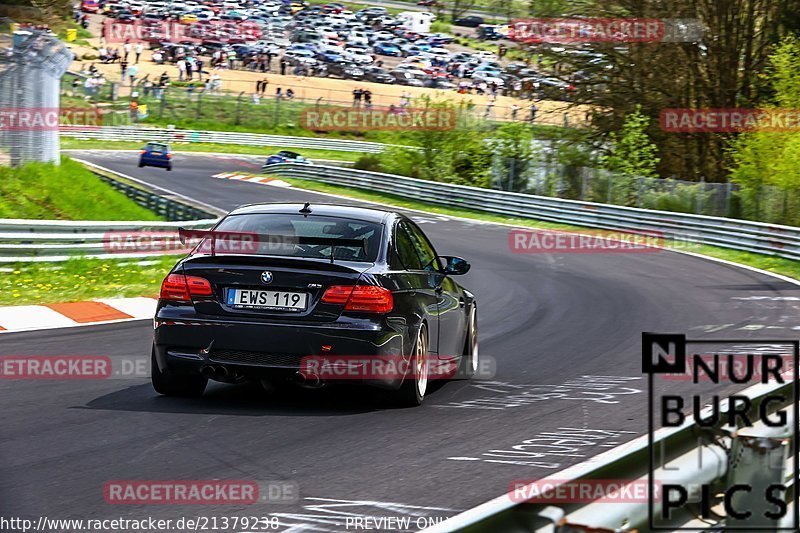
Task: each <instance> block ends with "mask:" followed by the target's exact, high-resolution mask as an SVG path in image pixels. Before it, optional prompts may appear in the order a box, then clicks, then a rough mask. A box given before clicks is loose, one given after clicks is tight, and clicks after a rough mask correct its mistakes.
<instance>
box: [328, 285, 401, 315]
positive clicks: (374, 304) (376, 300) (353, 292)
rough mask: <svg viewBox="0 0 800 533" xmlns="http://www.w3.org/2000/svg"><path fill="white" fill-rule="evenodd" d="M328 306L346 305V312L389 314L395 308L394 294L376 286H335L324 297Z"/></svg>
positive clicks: (329, 288)
mask: <svg viewBox="0 0 800 533" xmlns="http://www.w3.org/2000/svg"><path fill="white" fill-rule="evenodd" d="M322 302H323V303H326V304H337V305H342V304H344V310H345V311H357V312H360V313H388V312H389V311H391V310H392V308H393V307H394V299H393V298H392V292H391V291H390V290H389V289H384V288H383V287H376V286H374V285H333V286H331V287H328V290H326V291H325V294H324V295H322Z"/></svg>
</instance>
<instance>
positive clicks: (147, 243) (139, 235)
mask: <svg viewBox="0 0 800 533" xmlns="http://www.w3.org/2000/svg"><path fill="white" fill-rule="evenodd" d="M301 240H302V238H301V237H297V236H296V235H280V234H271V235H263V234H257V233H253V232H246V231H216V230H215V231H208V230H187V229H182V228H181V229H180V230H157V231H147V230H144V231H108V232H106V233H104V234H103V247H104V249H105V250H106V251H107V252H109V253H117V254H146V255H152V254H153V253H164V254H168V253H175V252H189V251H191V253H192V254H243V255H246V254H269V253H282V252H283V253H286V252H290V251H292V250H293V249H294V247H295V246H296V245H298V244H300V242H301Z"/></svg>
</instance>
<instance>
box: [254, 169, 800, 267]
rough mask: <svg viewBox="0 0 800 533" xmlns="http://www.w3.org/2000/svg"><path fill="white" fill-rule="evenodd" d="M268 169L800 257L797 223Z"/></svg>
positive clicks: (368, 175) (478, 207) (353, 173)
mask: <svg viewBox="0 0 800 533" xmlns="http://www.w3.org/2000/svg"><path fill="white" fill-rule="evenodd" d="M265 172H267V173H270V174H275V175H278V176H283V177H287V178H298V179H307V180H312V181H320V182H324V183H330V184H334V185H341V186H344V187H355V188H359V189H366V190H370V191H375V192H380V193H385V194H392V195H396V196H401V197H403V198H412V199H415V200H421V201H424V202H428V203H434V204H440V205H446V206H449V207H462V208H467V209H472V210H475V211H482V212H486V213H496V214H500V215H503V216H506V217H509V218H511V217H521V218H530V219H537V220H545V221H548V222H559V223H563V224H571V225H576V226H585V227H590V228H602V229H610V230H619V231H647V232H652V233H655V234H657V235H660V236H663V238H664V239H669V240H675V241H683V242H690V243H699V244H708V245H712V246H719V247H723V248H730V249H734V250H743V251H747V252H753V253H758V254H766V255H772V256H776V257H783V258H787V259H795V260H798V259H800V228H797V227H793V226H781V225H775V224H766V223H762V222H750V221H747V220H735V219H730V218H721V217H710V216H703V215H693V214H684V213H673V212H668V211H654V210H649V209H639V208H634V207H624V206H616V205H609V204H599V203H593V202H581V201H577V200H564V199H561V198H550V197H546V196H534V195H529V194H522V193H514V192H508V191H498V190H493V189H482V188H479V187H469V186H465V185H454V184H449V183H441V182H435V181H427V180H420V179H414V178H408V177H405V176H396V175H392V174H381V173H377V172H367V171H363V170H353V169H346V170H343V169H341V168H334V167H328V166H321V165H315V166H310V165H298V164H292V163H284V164H278V165H271V166H269V167H266V168H265Z"/></svg>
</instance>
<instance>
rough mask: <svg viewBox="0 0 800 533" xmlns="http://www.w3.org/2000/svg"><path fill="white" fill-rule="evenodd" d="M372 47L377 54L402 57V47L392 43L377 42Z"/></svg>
mask: <svg viewBox="0 0 800 533" xmlns="http://www.w3.org/2000/svg"><path fill="white" fill-rule="evenodd" d="M372 48H373V50H375V53H376V54H380V55H382V56H394V57H400V55H401V52H400V49H399V48H398V47H397V46H395V45H393V44H391V43H375V46H373V47H372Z"/></svg>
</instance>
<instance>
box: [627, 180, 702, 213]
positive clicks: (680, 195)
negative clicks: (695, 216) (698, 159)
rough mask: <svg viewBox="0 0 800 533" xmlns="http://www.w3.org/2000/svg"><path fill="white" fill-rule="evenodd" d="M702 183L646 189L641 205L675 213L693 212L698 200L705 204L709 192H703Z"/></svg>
mask: <svg viewBox="0 0 800 533" xmlns="http://www.w3.org/2000/svg"><path fill="white" fill-rule="evenodd" d="M702 187H703V186H702V185H701V184H699V183H698V184H697V185H679V186H677V187H675V188H674V189H672V190H669V191H647V192H646V193H644V195H643V197H642V207H644V208H645V209H658V210H659V211H674V212H676V213H695V212H696V209H697V206H698V201H700V200H702V203H703V204H705V203H706V202H707V200H708V199H709V198H710V196H711V193H709V192H703V190H702Z"/></svg>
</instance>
